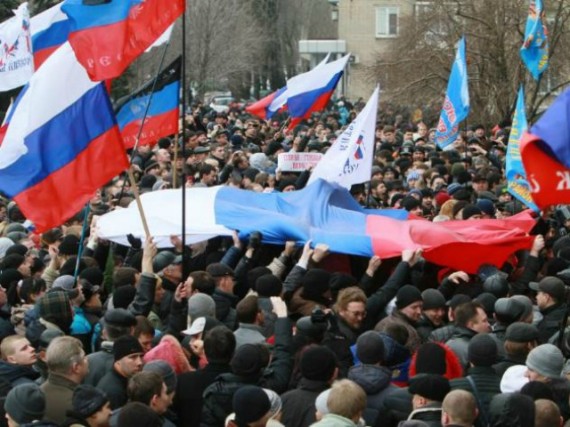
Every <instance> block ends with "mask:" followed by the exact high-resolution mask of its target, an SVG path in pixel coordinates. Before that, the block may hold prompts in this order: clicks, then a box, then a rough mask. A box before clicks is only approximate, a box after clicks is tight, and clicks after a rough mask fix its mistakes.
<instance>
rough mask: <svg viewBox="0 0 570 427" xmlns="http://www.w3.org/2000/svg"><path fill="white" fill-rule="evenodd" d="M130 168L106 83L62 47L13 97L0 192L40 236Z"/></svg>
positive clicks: (0, 155)
mask: <svg viewBox="0 0 570 427" xmlns="http://www.w3.org/2000/svg"><path fill="white" fill-rule="evenodd" d="M127 167H128V160H127V157H126V155H125V152H124V149H123V144H122V141H121V136H120V133H119V128H118V127H117V124H116V121H115V116H114V114H113V110H112V107H111V103H110V100H109V97H108V95H107V91H106V89H105V86H104V85H103V84H102V83H97V82H93V81H91V80H90V79H89V76H88V75H87V72H86V71H85V69H84V68H83V66H82V65H81V64H79V63H78V62H77V59H76V57H75V54H74V52H73V50H72V49H71V46H70V45H69V43H65V44H64V45H63V46H61V47H60V48H59V49H58V50H56V51H55V52H54V53H53V55H51V56H50V57H49V59H48V60H47V61H46V62H45V63H44V64H43V66H42V67H41V68H40V69H39V70H38V71H37V72H36V73H35V74H34V75H33V76H32V78H31V80H30V82H29V83H28V85H26V86H25V87H24V89H23V90H22V92H21V93H20V95H19V97H18V99H17V100H16V102H15V104H14V106H13V108H12V110H11V113H10V117H9V124H8V128H7V131H6V135H5V137H4V140H3V143H2V146H0V191H2V192H3V193H5V194H6V195H7V196H9V197H10V198H13V199H14V200H15V201H16V202H17V203H18V205H19V207H20V209H21V210H22V212H23V213H24V215H25V216H26V217H27V218H28V219H29V220H31V221H32V222H33V223H34V224H35V226H36V229H37V230H38V231H40V232H41V231H43V230H46V229H49V228H52V227H55V226H58V225H60V224H62V223H63V222H64V221H65V220H66V219H68V218H69V217H71V216H73V215H74V214H75V213H77V212H78V211H79V210H81V209H82V208H83V206H84V205H85V203H86V202H87V201H88V200H89V199H90V198H91V197H92V196H93V193H94V192H95V191H96V190H97V189H98V188H99V187H101V186H102V185H104V184H105V183H106V182H108V181H109V180H110V179H111V178H113V177H114V176H115V175H117V174H119V173H120V172H122V171H123V170H125V169H126V168H127Z"/></svg>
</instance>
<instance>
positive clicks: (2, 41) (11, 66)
mask: <svg viewBox="0 0 570 427" xmlns="http://www.w3.org/2000/svg"><path fill="white" fill-rule="evenodd" d="M14 14H15V16H14V17H12V18H10V19H8V20H7V21H4V22H2V23H1V24H0V92H3V91H7V90H11V89H14V88H17V87H20V86H23V85H25V84H26V83H27V82H28V80H30V77H32V74H33V73H34V56H33V53H32V40H31V36H30V14H29V12H28V3H22V4H21V5H20V7H18V9H17V10H15V11H14Z"/></svg>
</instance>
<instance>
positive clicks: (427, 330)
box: [417, 289, 447, 342]
mask: <svg viewBox="0 0 570 427" xmlns="http://www.w3.org/2000/svg"><path fill="white" fill-rule="evenodd" d="M422 300H423V303H424V304H423V307H422V316H421V318H420V320H419V322H418V327H417V331H418V333H419V334H420V337H421V339H422V341H424V342H425V341H427V340H428V337H429V336H430V334H431V333H432V332H433V331H434V330H436V329H437V328H440V327H442V326H444V324H445V312H446V308H447V307H446V305H445V297H444V296H443V294H442V293H441V292H440V291H438V290H437V289H426V290H425V291H423V292H422Z"/></svg>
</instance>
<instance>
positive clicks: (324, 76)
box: [287, 54, 350, 129]
mask: <svg viewBox="0 0 570 427" xmlns="http://www.w3.org/2000/svg"><path fill="white" fill-rule="evenodd" d="M349 58H350V54H349V55H345V56H343V57H342V58H340V59H337V60H336V61H333V62H329V63H328V64H325V65H323V66H321V67H317V68H315V69H313V70H311V71H309V72H308V73H306V75H305V77H304V78H303V79H292V80H291V81H288V82H287V109H288V110H289V115H290V117H291V122H290V123H289V128H290V129H291V128H293V127H295V126H296V125H298V124H299V123H300V122H301V121H302V120H305V119H309V118H310V117H311V115H312V114H313V113H315V112H317V111H321V110H322V109H324V108H325V107H326V106H327V104H328V102H329V101H330V99H331V96H332V95H333V93H334V91H335V89H336V86H337V84H338V82H339V81H340V79H341V77H342V75H343V73H344V68H345V67H346V64H347V62H348V59H349Z"/></svg>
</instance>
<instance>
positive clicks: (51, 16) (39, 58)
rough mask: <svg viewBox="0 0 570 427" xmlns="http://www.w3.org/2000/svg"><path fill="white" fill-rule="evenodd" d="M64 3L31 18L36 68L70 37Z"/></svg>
mask: <svg viewBox="0 0 570 427" xmlns="http://www.w3.org/2000/svg"><path fill="white" fill-rule="evenodd" d="M62 5H63V3H58V4H56V5H55V6H53V7H51V8H49V9H48V10H46V11H44V12H42V13H39V14H37V15H35V16H33V17H32V19H31V24H30V29H31V31H32V46H33V48H34V65H35V67H36V70H37V69H38V68H40V66H41V65H42V64H43V63H44V62H45V60H46V59H47V58H48V57H49V56H50V55H51V54H52V53H53V52H55V50H56V49H57V48H58V47H60V46H61V45H62V44H63V43H65V42H66V41H67V39H68V37H69V29H70V22H69V19H68V18H67V15H66V14H65V13H63V12H62V10H61V6H62Z"/></svg>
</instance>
